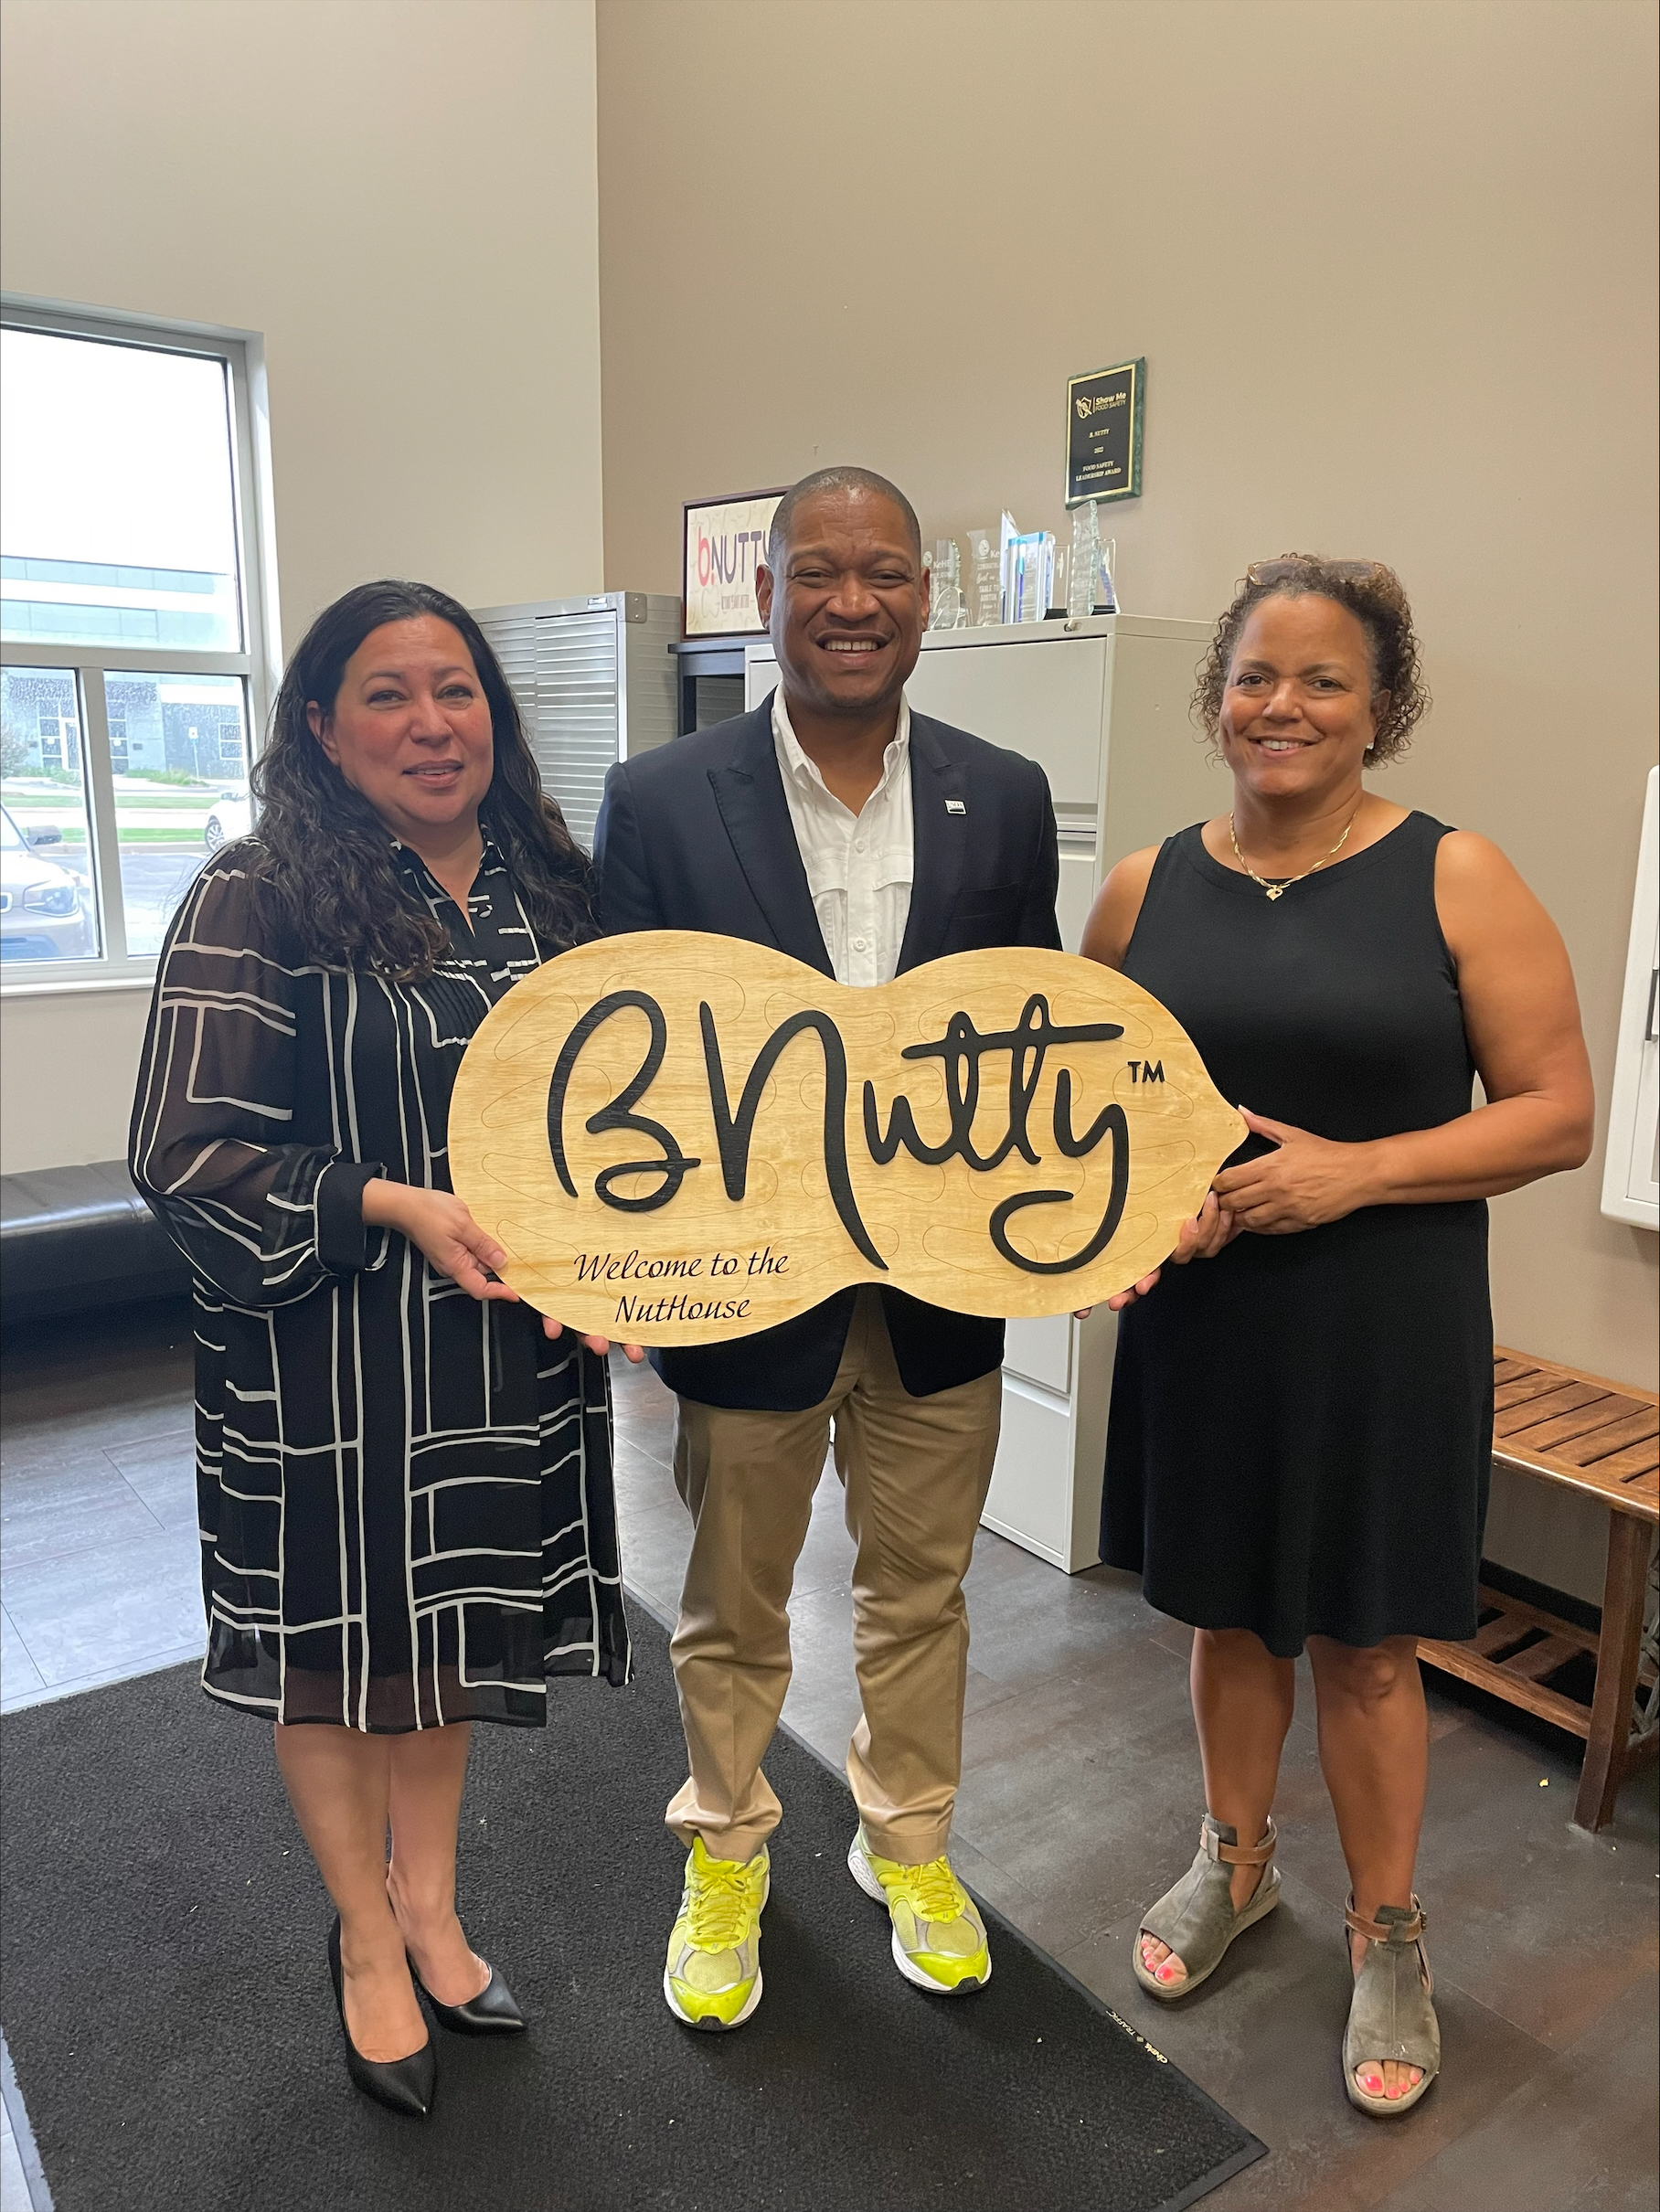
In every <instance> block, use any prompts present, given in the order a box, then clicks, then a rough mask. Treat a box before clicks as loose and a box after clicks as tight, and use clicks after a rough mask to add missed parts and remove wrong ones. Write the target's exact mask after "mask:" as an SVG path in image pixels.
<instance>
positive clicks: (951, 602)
mask: <svg viewBox="0 0 1660 2212" xmlns="http://www.w3.org/2000/svg"><path fill="white" fill-rule="evenodd" d="M932 572H933V597H932V599H931V601H930V602H929V610H928V627H929V628H930V629H931V630H961V629H963V627H964V626H965V625H966V623H967V622H968V608H967V605H966V603H965V602H964V601H963V566H962V556H961V555H960V554H959V553H958V551H957V541H956V539H955V538H954V537H936V538H935V539H934V549H933V562H932Z"/></svg>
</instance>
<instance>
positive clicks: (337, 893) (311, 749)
mask: <svg viewBox="0 0 1660 2212" xmlns="http://www.w3.org/2000/svg"><path fill="white" fill-rule="evenodd" d="M422 615H433V616H436V618H437V619H438V620H439V621H440V622H448V623H449V624H450V625H451V627H452V629H455V630H457V631H459V632H460V633H461V636H462V639H463V643H465V645H466V648H467V651H468V652H469V653H470V654H472V656H473V665H474V668H475V669H476V670H477V672H478V679H479V682H480V684H481V685H482V686H483V687H484V697H485V698H486V700H487V701H488V702H489V707H490V727H491V730H492V733H493V735H494V738H495V771H494V773H493V774H492V776H491V779H490V788H489V790H488V791H487V792H485V794H484V800H483V802H482V803H481V805H480V807H479V816H480V820H481V822H482V823H483V824H484V826H485V828H486V829H487V830H488V831H489V834H490V835H491V836H492V837H494V838H495V843H496V845H497V846H498V847H499V849H500V851H501V855H502V857H503V858H504V859H505V862H506V864H507V866H508V867H509V869H510V870H511V871H512V875H513V880H514V886H515V888H516V890H517V892H518V895H519V898H520V899H521V900H522V901H523V903H524V908H525V912H526V915H527V918H528V920H529V921H530V923H531V926H532V927H533V928H534V930H535V931H536V933H537V937H538V938H540V939H541V940H542V941H544V942H545V943H548V944H554V945H559V946H561V947H563V946H567V945H570V944H574V943H576V942H577V941H579V940H580V939H583V938H586V937H590V936H591V935H592V934H593V909H592V887H593V869H592V865H591V862H590V860H589V858H588V856H587V855H586V854H585V853H584V852H582V850H581V849H580V846H578V845H576V844H575V843H574V842H573V840H572V838H571V835H570V832H569V830H568V829H567V828H566V826H565V817H564V815H563V814H560V812H559V808H558V807H557V806H556V805H555V804H554V803H553V801H552V800H551V799H550V798H548V795H547V793H546V792H544V791H543V789H542V781H541V777H540V775H539V774H538V773H537V765H536V760H535V757H534V755H533V754H532V752H531V750H530V747H529V744H528V742H527V739H526V737H525V726H524V723H523V721H522V719H521V718H520V716H519V710H518V707H517V704H516V701H515V699H514V697H513V694H512V692H511V690H510V689H509V688H508V685H507V679H506V677H505V675H503V674H502V666H501V663H500V662H499V661H498V660H497V659H496V657H495V654H494V653H492V651H491V650H490V646H489V643H488V642H487V640H486V639H485V637H484V632H483V631H482V630H481V629H480V628H479V626H478V624H477V622H475V621H474V618H473V617H472V615H471V614H469V613H468V611H467V610H466V609H465V608H464V607H463V606H462V605H460V604H459V602H458V601H455V600H452V599H451V598H450V597H449V595H448V594H447V593H446V592H443V591H438V590H434V589H433V588H432V586H431V584H417V583H405V582H401V581H399V580H394V579H385V580H382V581H380V582H378V583H372V584H359V585H358V586H357V587H356V590H351V591H348V592H346V595H345V596H344V598H341V599H337V600H336V601H335V603H334V605H333V606H332V607H326V608H325V610H324V611H323V612H322V613H321V614H320V615H319V616H318V617H317V619H316V621H315V622H314V623H313V624H312V626H311V628H310V629H309V630H308V631H307V632H306V633H305V635H304V636H303V638H302V639H301V641H300V643H299V644H298V645H297V646H296V647H295V649H294V652H293V657H292V658H291V659H290V661H289V664H288V668H287V672H286V673H285V675H283V678H282V690H281V691H280V692H279V693H278V695H277V704H276V707H275V708H274V709H273V711H272V714H271V731H270V736H269V738H268V739H267V742H266V746H265V750H264V751H263V752H262V753H261V756H260V759H259V760H258V761H257V762H256V763H255V766H254V770H253V772H252V775H251V776H250V779H249V781H250V785H251V788H252V791H253V794H254V796H255V798H256V799H257V800H258V801H259V805H260V813H259V819H258V821H257V823H256V824H255V827H254V833H253V838H252V840H251V842H250V847H249V859H248V862H247V866H248V872H249V874H250V876H251V877H253V878H254V879H255V880H256V881H259V882H261V884H263V886H264V887H265V888H267V890H268V891H269V893H270V895H271V897H272V899H274V901H275V904H276V907H277V910H278V915H279V918H280V919H281V920H282V922H283V923H284V924H285V925H286V926H287V928H288V929H289V930H290V931H292V932H293V936H294V938H295V939H296V941H298V943H299V944H300V945H301V946H302V947H303V951H304V954H305V957H306V958H307V959H309V960H314V961H315V962H318V963H319V964H320V965H322V966H324V967H330V968H359V969H371V970H374V971H376V972H378V973H381V974H384V975H388V976H392V977H394V978H396V979H397V980H398V981H399V982H406V983H407V982H410V981H411V980H413V979H414V978H415V977H417V976H421V975H430V974H431V973H432V969H433V966H434V965H435V963H436V962H437V961H438V960H439V959H440V958H442V955H443V953H444V952H446V951H447V950H448V946H449V940H448V938H447V937H446V935H445V933H444V930H443V925H442V923H441V922H439V921H438V920H435V919H434V918H433V916H432V915H431V913H429V912H428V911H427V909H425V908H424V907H422V906H418V905H417V904H416V902H415V901H414V899H412V898H411V897H410V893H409V891H408V889H407V888H406V887H405V884H404V881H403V878H402V877H401V876H400V875H399V870H398V867H397V864H396V862H395V860H394V857H393V853H392V842H391V837H390V835H389V833H388V829H387V826H386V824H385V823H384V822H383V821H382V820H381V819H380V817H379V815H378V814H377V813H376V812H375V810H374V808H373V807H372V806H371V805H370V804H369V803H368V801H367V799H366V798H365V797H364V796H363V794H362V793H361V792H358V791H356V790H355V789H354V788H353V786H352V785H351V784H349V783H348V782H346V778H345V777H344V776H343V775H342V774H341V772H340V771H339V770H338V769H337V768H336V767H335V764H334V762H333V761H332V760H330V759H329V757H328V755H327V754H326V753H325V751H324V750H323V748H322V746H321V745H320V744H318V742H317V740H316V739H315V738H314V737H313V735H312V732H311V725H310V723H309V721H308V720H307V718H306V711H305V710H306V707H308V706H310V705H314V706H318V707H322V708H323V710H324V712H325V713H329V712H331V711H332V710H333V707H334V704H335V699H336V698H337V697H338V696H339V692H340V686H341V684H342V682H343V681H344V680H345V675H346V663H347V662H348V661H349V660H350V659H351V657H352V655H353V654H354V653H356V650H357V648H358V646H359V645H361V644H362V643H363V641H364V639H365V638H366V637H367V636H368V634H369V633H370V632H371V631H373V630H378V629H379V628H380V627H381V625H382V624H383V623H385V622H410V621H413V620H415V619H417V618H419V617H420V616H422Z"/></svg>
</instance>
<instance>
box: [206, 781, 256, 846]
mask: <svg viewBox="0 0 1660 2212" xmlns="http://www.w3.org/2000/svg"><path fill="white" fill-rule="evenodd" d="M252 827H253V807H252V805H251V803H250V800H249V797H248V793H247V792H246V791H230V790H227V791H222V792H220V793H219V795H218V798H217V799H216V800H215V801H214V805H213V812H212V813H211V814H209V815H208V819H207V821H206V822H204V823H203V824H202V843H203V844H204V845H206V846H207V847H208V851H209V852H210V853H217V852H218V849H219V847H220V845H229V843H230V842H231V840H232V839H233V838H235V837H246V836H247V835H248V833H249V831H250V829H252Z"/></svg>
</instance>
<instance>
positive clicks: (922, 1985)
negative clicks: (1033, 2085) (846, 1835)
mask: <svg viewBox="0 0 1660 2212" xmlns="http://www.w3.org/2000/svg"><path fill="white" fill-rule="evenodd" d="M847 1871H848V1872H849V1874H851V1875H852V1877H853V1878H854V1880H855V1881H856V1882H857V1884H858V1886H859V1888H861V1889H862V1890H863V1891H864V1892H865V1895H866V1896H867V1897H873V1898H877V1899H878V1901H879V1902H880V1903H882V1904H884V1905H886V1906H887V1908H888V1917H889V1920H892V1922H893V1962H894V1964H895V1965H896V1966H897V1967H898V1968H899V1972H900V1973H902V1974H903V1975H904V1977H905V1979H906V1980H907V1981H908V1982H914V1983H916V1985H917V1987H918V1988H919V1989H926V1990H930V1991H931V1992H932V1994H934V1995H935V1996H936V1997H965V1996H967V1994H968V1993H969V1992H970V1990H973V1989H984V1986H985V1984H986V1983H988V1982H989V1981H990V1980H991V1978H992V1954H991V1946H990V1944H989V1943H988V1942H987V1941H986V1938H985V1922H984V1920H982V1919H981V1918H980V1911H979V1908H978V1907H977V1906H976V1905H975V1903H974V1898H972V1897H970V1896H969V1894H968V1892H967V1890H966V1889H964V1888H963V1885H962V1883H961V1882H960V1881H958V1879H957V1877H956V1876H955V1875H954V1874H953V1873H952V1870H951V1861H950V1860H949V1859H948V1858H935V1859H930V1860H929V1861H928V1863H927V1865H926V1866H899V1865H897V1864H896V1863H895V1861H894V1860H892V1859H890V1858H878V1856H877V1855H876V1853H875V1852H874V1851H873V1850H872V1849H871V1848H870V1845H868V1844H867V1842H866V1840H865V1831H864V1829H863V1828H862V1827H861V1828H860V1829H859V1832H858V1834H857V1835H856V1836H855V1837H854V1839H853V1842H852V1845H851V1846H850V1847H849V1849H848V1852H847Z"/></svg>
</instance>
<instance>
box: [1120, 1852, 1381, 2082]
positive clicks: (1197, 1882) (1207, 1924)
mask: <svg viewBox="0 0 1660 2212" xmlns="http://www.w3.org/2000/svg"><path fill="white" fill-rule="evenodd" d="M1278 1840H1279V1838H1278V1836H1277V1834H1276V1833H1275V1830H1274V1824H1273V1822H1272V1820H1271V1821H1270V1822H1269V1824H1268V1833H1267V1834H1266V1835H1264V1837H1263V1838H1262V1840H1261V1843H1260V1844H1252V1845H1250V1846H1249V1847H1247V1846H1246V1845H1241V1844H1240V1842H1239V1840H1238V1837H1237V1835H1236V1833H1235V1831H1234V1830H1233V1829H1232V1828H1227V1827H1224V1826H1223V1825H1222V1824H1221V1823H1220V1822H1219V1821H1214V1820H1212V1819H1211V1817H1210V1815H1209V1813H1206V1815H1205V1818H1204V1822H1203V1824H1201V1826H1200V1828H1199V1847H1198V1851H1197V1855H1196V1856H1195V1858H1194V1861H1193V1864H1192V1866H1189V1867H1188V1869H1187V1871H1186V1874H1184V1875H1183V1877H1182V1878H1181V1880H1180V1881H1179V1882H1177V1884H1176V1887H1175V1888H1174V1889H1166V1890H1165V1894H1164V1896H1163V1897H1162V1898H1160V1899H1159V1900H1158V1903H1157V1904H1156V1905H1155V1906H1153V1907H1152V1908H1151V1909H1150V1910H1148V1911H1146V1912H1144V1913H1143V1915H1142V1917H1141V1920H1140V1922H1139V1924H1138V1926H1137V1928H1136V1930H1135V1935H1134V1937H1133V1941H1132V1942H1131V1945H1130V1963H1131V1965H1132V1966H1133V1969H1134V1971H1135V1978H1136V1980H1137V1981H1138V1982H1139V1983H1141V1985H1142V1987H1143V1988H1144V1990H1145V1991H1146V1993H1147V1994H1148V1995H1149V1996H1150V1997H1158V1998H1161V1999H1162V2000H1163V2001H1164V2003H1165V2004H1166V2005H1168V2004H1169V2003H1170V2002H1171V2001H1172V2000H1173V1999H1174V1998H1176V1997H1185V1996H1186V1994H1187V1992H1188V1991H1189V1990H1190V1989H1197V1987H1198V1985H1199V1983H1201V1982H1203V1981H1205V1980H1206V1979H1207V1978H1208V1976H1209V1975H1211V1974H1213V1973H1215V1972H1216V1970H1217V1968H1218V1966H1219V1965H1220V1964H1221V1963H1222V1956H1223V1953H1224V1952H1225V1951H1227V1949H1228V1946H1229V1943H1231V1942H1232V1941H1233V1939H1234V1938H1235V1936H1237V1935H1242V1934H1243V1933H1244V1931H1245V1930H1246V1929H1248V1928H1249V1927H1250V1926H1251V1925H1252V1923H1253V1922H1255V1921H1257V1920H1263V1919H1265V1918H1266V1917H1267V1915H1268V1914H1269V1913H1271V1912H1272V1910H1273V1909H1274V1907H1275V1906H1276V1905H1277V1904H1278V1903H1279V1901H1280V1877H1279V1874H1278V1872H1277V1870H1276V1869H1275V1866H1274V1864H1273V1856H1274V1845H1275V1844H1276V1843H1277V1842H1278ZM1235 1866H1261V1869H1262V1874H1261V1880H1260V1881H1259V1882H1258V1883H1257V1886H1256V1888H1255V1889H1254V1891H1253V1892H1252V1893H1251V1895H1250V1898H1249V1899H1248V1900H1247V1901H1246V1903H1245V1905H1244V1906H1243V1907H1242V1908H1241V1909H1240V1911H1238V1912H1236V1911H1235V1910H1234V1909H1233V1894H1232V1889H1231V1887H1230V1885H1231V1882H1232V1873H1231V1869H1232V1868H1233V1867H1235ZM1144 1936H1153V1937H1155V1939H1156V1940H1157V1941H1159V1942H1161V1943H1167V1944H1168V1945H1169V1946H1170V1949H1171V1950H1172V1951H1174V1952H1175V1954H1176V1957H1177V1958H1178V1959H1180V1961H1181V1962H1182V1964H1183V1965H1184V1966H1185V1967H1186V1970H1187V1971H1186V1974H1185V1975H1184V1976H1183V1978H1182V1980H1181V1981H1179V1982H1176V1983H1170V1982H1161V1981H1159V1980H1158V1978H1157V1977H1156V1976H1155V1975H1154V1974H1152V1973H1149V1972H1148V1971H1147V1968H1146V1967H1145V1966H1144V1964H1143V1962H1142V1954H1141V1947H1142V1938H1143V1937H1144ZM1413 2063H1414V2064H1416V2063H1417V2061H1416V2060H1414V2061H1413Z"/></svg>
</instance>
